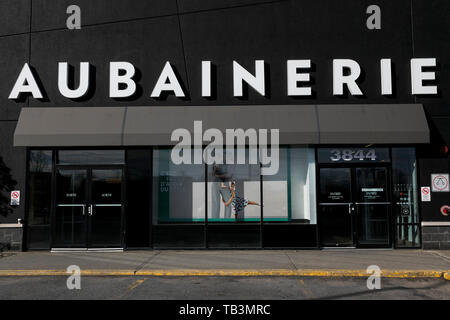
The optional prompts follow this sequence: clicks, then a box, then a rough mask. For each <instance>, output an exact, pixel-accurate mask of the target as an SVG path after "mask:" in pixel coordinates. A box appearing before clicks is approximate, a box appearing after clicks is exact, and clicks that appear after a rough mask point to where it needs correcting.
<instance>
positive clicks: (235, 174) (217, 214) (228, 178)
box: [208, 148, 261, 222]
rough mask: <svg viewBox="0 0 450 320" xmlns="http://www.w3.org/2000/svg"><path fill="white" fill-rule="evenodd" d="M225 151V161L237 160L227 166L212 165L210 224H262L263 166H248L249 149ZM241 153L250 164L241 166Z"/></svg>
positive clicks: (210, 172) (209, 186)
mask: <svg viewBox="0 0 450 320" xmlns="http://www.w3.org/2000/svg"><path fill="white" fill-rule="evenodd" d="M224 152H225V159H234V160H233V161H227V164H212V165H208V222H233V221H257V222H259V221H260V220H261V206H260V203H261V197H260V194H261V186H260V184H261V181H260V179H261V169H260V165H259V163H256V164H248V163H249V161H248V159H249V149H248V148H247V149H240V150H238V149H235V151H234V152H232V151H228V150H226V151H224ZM238 152H243V154H245V159H246V161H245V163H246V164H237V163H238V161H237V158H238ZM229 163H233V164H229ZM233 192H234V197H233V196H232V194H233Z"/></svg>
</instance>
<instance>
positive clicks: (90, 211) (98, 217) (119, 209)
mask: <svg viewBox="0 0 450 320" xmlns="http://www.w3.org/2000/svg"><path fill="white" fill-rule="evenodd" d="M122 180H123V170H122V168H68V169H66V168H58V169H57V170H56V190H57V194H56V208H55V217H54V227H53V230H54V232H53V241H52V243H53V245H52V246H53V247H54V248H55V247H60V248H101V247H122V246H123V239H122V238H123V237H122V234H123V230H122V226H123V222H122V221H123V184H122Z"/></svg>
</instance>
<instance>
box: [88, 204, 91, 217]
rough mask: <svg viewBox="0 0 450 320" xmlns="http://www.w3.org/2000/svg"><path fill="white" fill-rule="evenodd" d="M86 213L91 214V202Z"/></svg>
mask: <svg viewBox="0 0 450 320" xmlns="http://www.w3.org/2000/svg"><path fill="white" fill-rule="evenodd" d="M88 215H90V216H92V204H90V205H89V207H88Z"/></svg>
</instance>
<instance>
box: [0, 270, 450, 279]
mask: <svg viewBox="0 0 450 320" xmlns="http://www.w3.org/2000/svg"><path fill="white" fill-rule="evenodd" d="M67 275H69V273H67V272H66V270H0V277H6V276H10V277H20V276H28V277H29V276H67ZM81 275H82V276H167V277H187V276H188V277H189V276H190V277H192V276H195V277H197V276H207V277H221V276H232V277H251V276H253V277H258V276H260V277H266V276H281V277H290V276H298V277H368V276H370V275H371V274H369V273H367V272H366V270H347V269H329V270H322V269H301V270H290V269H256V270H249V269H204V270H202V269H183V270H167V269H166V270H151V269H148V270H140V271H137V272H135V271H134V270H102V269H96V270H81ZM381 277H385V278H405V279H406V278H441V277H443V278H444V279H446V280H450V270H446V271H436V270H382V271H381Z"/></svg>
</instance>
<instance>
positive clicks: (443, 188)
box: [431, 173, 450, 192]
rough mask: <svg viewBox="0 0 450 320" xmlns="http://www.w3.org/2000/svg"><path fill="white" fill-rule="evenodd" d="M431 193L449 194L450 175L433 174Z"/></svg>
mask: <svg viewBox="0 0 450 320" xmlns="http://www.w3.org/2000/svg"><path fill="white" fill-rule="evenodd" d="M431 191H433V192H449V191H450V187H449V184H448V173H432V174H431Z"/></svg>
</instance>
